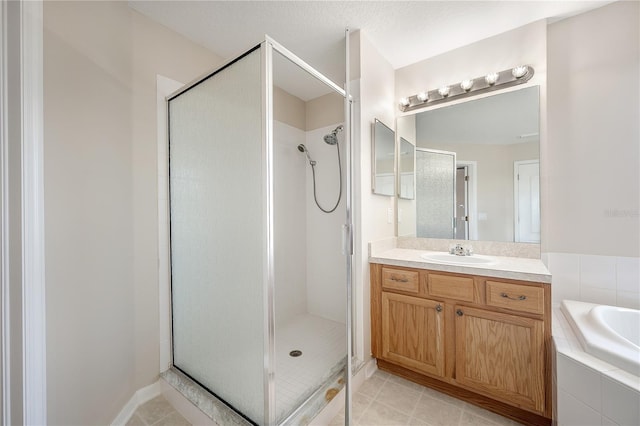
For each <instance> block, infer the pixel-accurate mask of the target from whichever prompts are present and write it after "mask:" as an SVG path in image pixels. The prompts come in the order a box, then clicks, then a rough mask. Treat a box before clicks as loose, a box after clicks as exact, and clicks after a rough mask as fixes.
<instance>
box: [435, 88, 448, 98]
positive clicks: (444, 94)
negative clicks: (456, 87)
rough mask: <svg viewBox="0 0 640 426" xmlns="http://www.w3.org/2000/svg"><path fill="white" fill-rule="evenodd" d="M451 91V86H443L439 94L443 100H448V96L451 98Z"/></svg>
mask: <svg viewBox="0 0 640 426" xmlns="http://www.w3.org/2000/svg"><path fill="white" fill-rule="evenodd" d="M449 90H450V89H449V86H442V87H441V88H439V89H438V93H440V96H442V97H443V98H446V97H447V96H449Z"/></svg>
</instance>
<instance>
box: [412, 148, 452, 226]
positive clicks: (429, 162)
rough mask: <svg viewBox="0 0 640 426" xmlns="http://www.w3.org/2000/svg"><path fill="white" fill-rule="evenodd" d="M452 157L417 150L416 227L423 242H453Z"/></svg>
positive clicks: (444, 153)
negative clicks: (450, 239) (442, 240)
mask: <svg viewBox="0 0 640 426" xmlns="http://www.w3.org/2000/svg"><path fill="white" fill-rule="evenodd" d="M455 172H456V157H455V153H446V152H435V151H425V150H416V225H417V236H418V237H422V238H453V217H454V207H455Z"/></svg>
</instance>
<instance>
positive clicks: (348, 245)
mask: <svg viewBox="0 0 640 426" xmlns="http://www.w3.org/2000/svg"><path fill="white" fill-rule="evenodd" d="M348 34H349V33H348V30H347V31H346V32H345V35H346V39H347V49H348V43H349V37H348ZM261 46H262V58H263V68H262V69H263V71H264V73H265V74H264V76H263V79H262V84H263V87H262V94H263V107H264V109H265V114H264V115H263V120H264V122H263V126H262V128H263V132H264V134H263V144H262V146H263V150H265V151H263V161H265V163H264V164H266V167H265V169H264V170H265V174H266V176H263V177H264V182H265V193H266V199H267V212H266V215H265V217H266V218H267V224H266V225H267V226H266V229H267V235H268V238H267V246H268V247H267V258H266V263H267V264H266V265H265V275H266V277H267V283H266V289H265V290H266V291H265V292H264V297H265V301H264V302H265V312H266V318H265V319H266V321H265V330H264V331H265V351H264V353H265V380H264V383H265V394H266V397H265V424H269V425H275V424H276V420H277V419H276V409H275V363H274V360H275V325H274V318H275V314H274V313H275V295H274V289H275V276H274V270H275V268H274V259H275V250H274V246H273V243H274V234H273V229H274V225H273V219H274V197H273V193H274V192H273V190H274V188H273V50H275V51H276V52H278V53H280V54H281V55H282V56H284V57H285V58H286V59H288V60H289V61H291V62H292V63H294V64H295V65H297V66H298V67H300V68H301V69H302V70H303V71H306V72H308V73H309V74H310V75H311V76H313V77H314V78H316V79H317V80H319V81H320V82H322V83H324V84H325V85H327V86H328V87H329V88H331V89H332V90H333V91H334V92H336V93H338V94H339V95H340V96H342V97H343V98H344V99H345V142H346V147H345V151H346V153H347V161H346V170H345V175H346V200H345V201H346V221H347V223H346V224H345V225H344V232H345V256H346V257H347V268H346V271H345V272H346V274H347V289H346V291H347V315H346V316H347V318H346V322H347V324H346V328H347V368H346V376H347V377H346V380H345V391H346V393H345V395H346V397H345V402H346V411H345V418H346V419H348V418H350V414H349V412H350V409H349V407H350V405H351V402H350V400H351V398H350V394H351V392H350V389H351V375H352V374H351V357H352V354H351V340H352V326H351V315H352V306H351V297H350V296H351V293H350V292H351V283H352V277H351V274H352V272H351V262H352V256H353V232H352V229H353V225H352V223H351V196H352V194H351V170H352V167H351V158H352V156H351V145H352V144H351V113H350V112H351V98H350V96H349V92H348V88H349V85H348V84H349V82H348V75H349V74H348V68H349V67H348V61H347V71H346V76H347V85H346V89H347V90H344V89H342V88H341V87H340V86H338V85H337V84H335V83H334V82H333V81H331V80H330V79H329V78H327V77H326V76H324V75H323V74H322V73H320V72H319V71H318V70H316V69H315V68H313V67H312V66H311V65H309V64H308V63H306V62H305V61H304V60H302V59H301V58H299V57H298V56H296V55H295V54H294V53H293V52H291V51H290V50H289V49H287V48H286V47H284V46H282V45H281V44H280V43H278V42H277V41H275V40H274V39H272V38H271V37H269V36H267V35H265V41H263V42H262V43H261ZM347 56H348V50H347ZM346 424H349V420H346Z"/></svg>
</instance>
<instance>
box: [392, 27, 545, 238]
mask: <svg viewBox="0 0 640 426" xmlns="http://www.w3.org/2000/svg"><path fill="white" fill-rule="evenodd" d="M518 64H527V65H531V66H532V67H533V68H534V69H535V74H534V76H533V78H532V79H531V80H530V81H529V82H528V83H526V86H534V85H539V86H540V153H541V156H543V157H544V153H545V149H546V143H547V131H546V129H547V121H546V111H547V100H546V81H547V24H546V22H545V21H538V22H534V23H532V24H529V25H525V26H523V27H520V28H517V29H515V30H512V31H508V32H506V33H503V34H499V35H497V36H494V37H490V38H487V39H485V40H480V41H478V42H476V43H472V44H470V45H468V46H464V47H461V48H458V49H454V50H451V51H449V52H446V53H443V54H442V55H438V56H435V57H433V58H429V59H425V60H424V61H421V62H417V63H415V64H413V65H409V66H407V67H404V68H400V69H398V70H396V73H395V88H396V101H395V102H394V104H397V99H398V98H400V97H402V96H410V95H413V94H415V93H417V92H418V91H422V90H431V89H433V88H435V87H439V86H441V85H443V84H453V83H456V82H458V81H461V80H463V79H466V78H469V77H477V76H482V75H486V74H487V73H488V72H490V71H501V70H503V69H509V68H511V67H513V66H515V65H518ZM521 87H522V86H521ZM517 89H518V88H514V89H513V90H517ZM480 96H487V95H480ZM464 101H465V100H462V102H464ZM458 102H460V101H458ZM446 105H447V106H448V105H451V103H448V104H446ZM434 108H437V107H434ZM397 114H398V116H403V115H408V114H403V113H400V112H399V111H398V113H397ZM418 145H419V143H418ZM543 157H542V158H543ZM460 159H465V158H461V157H460ZM466 160H470V158H466ZM540 173H541V193H542V194H541V198H542V200H541V203H542V211H541V214H542V221H543V226H544V224H545V214H546V212H545V210H544V209H545V205H546V203H545V200H544V197H545V195H546V192H545V182H546V175H547V171H546V164H545V162H544V160H543V161H542V162H541V165H540ZM479 180H480V179H479ZM404 204H405V205H406V204H407V203H404ZM503 205H504V208H503ZM492 206H493V205H492ZM509 206H510V207H506V204H505V202H504V201H501V202H500V209H501V210H505V209H510V210H511V212H512V211H513V202H510V203H509ZM492 208H493V207H492ZM479 211H482V210H481V207H479ZM511 214H513V213H511ZM406 228H407V227H403V229H404V230H405V231H407V229H406ZM498 231H499V234H500V235H503V234H504V235H505V237H506V234H505V233H506V228H503V229H499V230H496V232H498ZM512 234H513V230H511V235H512ZM486 235H487V237H486V239H491V240H493V239H495V238H497V235H496V234H495V233H494V232H493V231H491V232H490V233H489V234H486ZM547 235H548V233H543V236H542V238H543V242H544V238H546V236H547ZM480 237H481V238H480V239H482V240H484V239H485V238H483V237H482V236H480Z"/></svg>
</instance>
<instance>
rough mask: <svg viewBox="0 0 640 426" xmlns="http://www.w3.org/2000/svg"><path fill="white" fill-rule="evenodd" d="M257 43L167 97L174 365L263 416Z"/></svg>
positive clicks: (254, 417)
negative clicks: (222, 65)
mask: <svg viewBox="0 0 640 426" xmlns="http://www.w3.org/2000/svg"><path fill="white" fill-rule="evenodd" d="M261 73H262V63H261V49H259V48H257V49H254V50H253V51H251V52H250V53H248V54H245V55H244V56H242V57H240V58H238V59H236V60H235V61H234V62H232V63H230V64H228V65H227V66H226V67H224V68H222V69H219V70H218V71H216V72H215V73H214V74H212V75H211V76H209V77H208V78H206V79H204V80H202V81H201V82H200V83H199V84H197V85H194V86H191V87H190V88H189V89H188V90H186V91H184V92H182V93H180V94H178V95H175V96H174V97H173V98H170V99H169V172H170V179H169V188H170V208H171V211H170V215H171V216H170V217H171V230H170V236H171V285H172V292H171V294H172V316H173V365H174V367H176V368H178V369H179V370H181V371H182V372H183V373H185V374H186V375H188V376H189V377H191V378H192V379H193V380H195V381H196V382H198V383H199V384H200V385H202V386H203V387H205V388H206V389H208V390H209V391H210V392H212V393H213V394H215V395H216V396H217V397H218V398H220V399H222V400H223V401H225V402H226V403H227V404H228V405H230V406H232V407H233V408H235V409H236V410H237V411H239V412H240V413H242V414H243V415H244V416H246V417H247V418H249V419H250V420H251V421H253V422H255V423H263V418H264V412H265V390H264V389H265V386H264V368H265V354H264V323H265V308H264V305H265V303H264V292H265V288H266V285H265V280H266V277H265V269H264V268H265V263H266V256H267V253H266V250H265V248H266V247H267V233H266V221H265V212H264V211H263V209H262V208H260V207H258V208H256V206H265V205H266V202H265V201H264V198H265V195H264V183H263V182H264V179H263V166H264V164H265V161H264V157H263V155H264V154H263V142H262V141H263V129H262V124H263V112H262V90H263V89H262V74H261Z"/></svg>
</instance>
